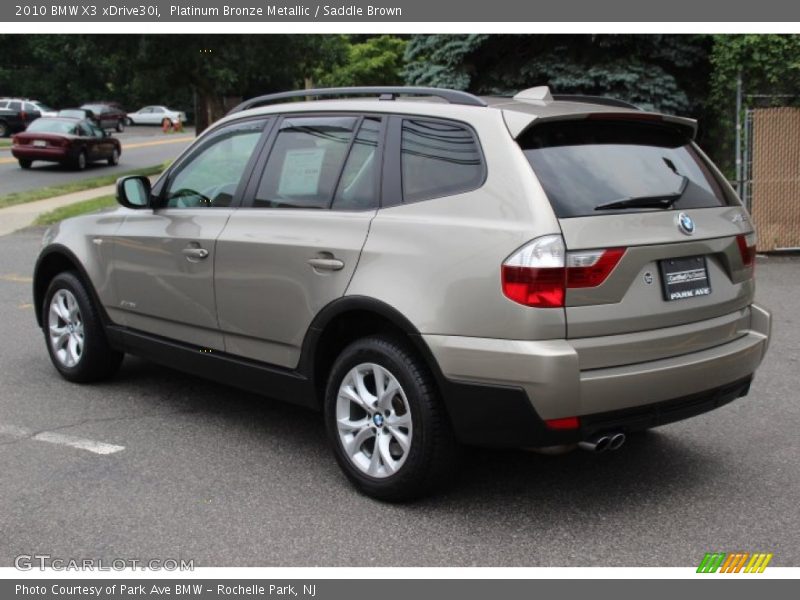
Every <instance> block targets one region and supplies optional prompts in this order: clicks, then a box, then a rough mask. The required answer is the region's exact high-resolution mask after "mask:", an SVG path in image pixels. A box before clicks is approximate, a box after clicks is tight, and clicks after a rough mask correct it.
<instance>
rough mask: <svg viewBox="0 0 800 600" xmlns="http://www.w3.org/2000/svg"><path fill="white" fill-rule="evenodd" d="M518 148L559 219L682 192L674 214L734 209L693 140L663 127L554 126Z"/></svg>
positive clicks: (533, 131) (530, 134)
mask: <svg viewBox="0 0 800 600" xmlns="http://www.w3.org/2000/svg"><path fill="white" fill-rule="evenodd" d="M518 142H519V145H520V147H521V148H522V150H523V152H524V153H525V156H526V157H527V159H528V162H530V164H531V167H533V170H534V172H535V173H536V176H537V177H538V179H539V182H540V183H541V184H542V187H543V188H544V191H545V193H546V194H547V197H548V198H549V200H550V203H551V204H552V206H553V210H554V211H555V213H556V215H557V216H558V217H559V218H567V217H581V216H589V215H595V216H596V215H603V214H614V213H619V212H620V211H621V210H624V211H631V210H643V209H642V208H622V209H614V210H603V209H598V207H599V206H601V205H603V204H608V203H612V202H617V201H621V200H627V199H635V198H648V197H658V196H670V195H674V196H677V195H678V194H680V195H679V197H678V199H677V200H675V201H674V202H673V203H672V208H680V209H687V208H711V207H717V206H726V205H728V204H730V203H732V199H729V198H728V197H727V195H726V194H725V192H724V191H723V188H722V187H721V185H720V182H719V181H718V180H717V178H716V177H715V176H714V173H713V172H712V171H711V169H710V167H709V165H708V164H707V163H706V161H705V160H704V159H703V157H702V156H701V155H700V154H699V152H698V151H697V150H696V148H695V146H694V145H693V143H692V142H691V140H690V139H688V138H687V137H686V136H685V135H684V134H682V133H681V132H679V131H677V130H675V129H672V128H670V127H665V126H663V125H659V124H655V123H642V122H624V121H592V120H578V121H554V122H549V123H543V124H541V125H534V126H533V127H531V128H530V130H528V131H527V132H525V133H524V134H523V135H522V136H521V137H520V139H519V140H518ZM681 192H682V193H681ZM644 210H653V208H647V209H644ZM656 210H660V209H656Z"/></svg>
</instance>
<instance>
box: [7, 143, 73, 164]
mask: <svg viewBox="0 0 800 600" xmlns="http://www.w3.org/2000/svg"><path fill="white" fill-rule="evenodd" d="M11 154H12V156H13V157H14V158H17V159H20V158H21V159H24V160H46V161H50V162H62V161H64V160H66V159H67V158H69V154H68V152H67V149H66V148H34V147H33V146H12V147H11Z"/></svg>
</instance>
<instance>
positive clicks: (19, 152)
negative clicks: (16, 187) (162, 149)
mask: <svg viewBox="0 0 800 600" xmlns="http://www.w3.org/2000/svg"><path fill="white" fill-rule="evenodd" d="M11 154H13V155H14V158H16V159H17V160H18V161H19V166H20V167H22V168H23V169H30V167H31V164H33V161H35V160H44V161H49V162H58V163H61V164H63V165H68V166H71V167H73V168H75V169H79V170H82V169H85V168H86V165H87V164H89V163H90V162H96V161H100V160H105V161H108V164H109V165H116V164H117V163H118V162H119V157H120V154H122V145H121V144H120V143H119V140H118V139H116V138H113V137H111V136H109V135H108V134H107V133H106V132H105V131H104V130H102V129H100V128H99V127H97V125H95V124H94V123H92V122H91V121H89V120H87V119H69V118H66V117H52V118H47V117H42V118H40V119H36V120H35V121H34V122H33V123H31V124H30V125H29V126H28V128H27V129H26V130H25V131H24V132H22V133H18V134H16V135H15V136H14V137H13V138H12V146H11Z"/></svg>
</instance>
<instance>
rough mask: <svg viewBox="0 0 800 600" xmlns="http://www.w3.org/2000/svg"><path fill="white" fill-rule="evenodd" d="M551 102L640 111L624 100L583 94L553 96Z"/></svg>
mask: <svg viewBox="0 0 800 600" xmlns="http://www.w3.org/2000/svg"><path fill="white" fill-rule="evenodd" d="M553 100H561V101H562V102H585V103H587V104H602V105H604V106H616V107H619V108H633V109H635V110H642V109H641V108H639V107H638V106H636V105H635V104H632V103H630V102H626V101H625V100H617V99H616V98H608V97H606V96H587V95H583V94H574V95H573V94H553Z"/></svg>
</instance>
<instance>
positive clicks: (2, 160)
mask: <svg viewBox="0 0 800 600" xmlns="http://www.w3.org/2000/svg"><path fill="white" fill-rule="evenodd" d="M193 139H194V137H191V136H188V137H187V136H184V137H178V138H170V139H168V140H156V141H155V142H139V143H138V144H123V145H122V149H123V150H130V149H131V148H146V147H148V146H161V145H162V144H178V143H180V142H191V141H192V140H193ZM14 162H17V159H16V158H0V165H5V164H9V163H14Z"/></svg>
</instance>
